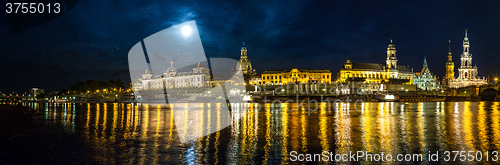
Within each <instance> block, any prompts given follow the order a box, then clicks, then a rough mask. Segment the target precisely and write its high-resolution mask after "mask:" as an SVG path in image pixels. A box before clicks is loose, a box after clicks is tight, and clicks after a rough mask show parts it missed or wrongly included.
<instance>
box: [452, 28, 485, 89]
mask: <svg viewBox="0 0 500 165" xmlns="http://www.w3.org/2000/svg"><path fill="white" fill-rule="evenodd" d="M462 46H463V52H462V55H461V56H460V67H459V68H458V78H456V79H453V80H452V81H451V83H450V85H449V86H450V87H453V88H461V87H466V86H471V85H483V84H486V83H487V82H486V79H485V78H482V79H481V78H479V76H478V73H477V67H476V66H475V65H472V54H471V53H470V44H469V38H468V37H467V29H465V37H464V41H463V43H462Z"/></svg>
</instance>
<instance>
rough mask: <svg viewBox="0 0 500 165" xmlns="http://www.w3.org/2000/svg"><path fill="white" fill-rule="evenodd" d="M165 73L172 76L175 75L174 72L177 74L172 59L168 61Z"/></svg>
mask: <svg viewBox="0 0 500 165" xmlns="http://www.w3.org/2000/svg"><path fill="white" fill-rule="evenodd" d="M166 74H167V76H170V77H173V76H175V74H177V69H175V68H174V63H173V61H172V62H170V67H168V69H167V72H166Z"/></svg>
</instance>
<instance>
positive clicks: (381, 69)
mask: <svg viewBox="0 0 500 165" xmlns="http://www.w3.org/2000/svg"><path fill="white" fill-rule="evenodd" d="M397 63H398V60H397V57H396V47H395V46H394V44H393V43H392V40H391V43H390V44H389V46H388V47H387V58H386V63H385V64H376V63H352V62H351V60H347V61H346V62H345V63H344V66H343V67H342V68H340V70H339V72H338V73H337V82H341V83H344V82H348V81H362V82H365V83H379V84H380V83H402V84H411V83H412V79H413V72H412V71H411V70H410V69H409V68H408V67H407V66H402V65H398V64H397Z"/></svg>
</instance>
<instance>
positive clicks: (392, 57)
mask: <svg viewBox="0 0 500 165" xmlns="http://www.w3.org/2000/svg"><path fill="white" fill-rule="evenodd" d="M397 63H398V59H397V58H396V47H395V46H394V44H393V43H392V40H391V43H390V44H389V46H388V47H387V60H386V64H387V69H390V70H392V69H397V66H398V65H397Z"/></svg>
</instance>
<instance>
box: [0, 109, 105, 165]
mask: <svg viewBox="0 0 500 165" xmlns="http://www.w3.org/2000/svg"><path fill="white" fill-rule="evenodd" d="M36 115H41V114H36V113H35V111H34V110H32V109H30V108H28V107H23V106H17V105H5V104H2V105H0V162H1V163H2V164H49V163H50V164H54V163H56V164H62V163H64V164H66V163H86V164H88V163H90V164H95V163H97V162H94V161H93V159H92V156H91V153H93V151H92V149H91V148H90V147H89V146H88V145H86V144H85V142H84V140H83V139H82V138H81V137H79V136H77V135H74V134H69V133H66V132H64V130H63V129H62V128H60V127H56V126H49V125H47V124H44V123H43V122H42V121H38V120H36V119H35V118H34V116H36Z"/></svg>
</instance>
